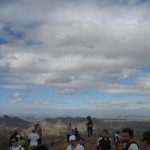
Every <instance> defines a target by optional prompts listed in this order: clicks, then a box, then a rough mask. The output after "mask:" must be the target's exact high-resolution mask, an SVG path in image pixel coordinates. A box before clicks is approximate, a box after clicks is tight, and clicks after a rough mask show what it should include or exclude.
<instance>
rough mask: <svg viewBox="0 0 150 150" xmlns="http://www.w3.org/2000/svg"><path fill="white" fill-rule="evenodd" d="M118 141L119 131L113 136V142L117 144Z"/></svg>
mask: <svg viewBox="0 0 150 150" xmlns="http://www.w3.org/2000/svg"><path fill="white" fill-rule="evenodd" d="M119 140H120V133H119V131H116V132H115V134H114V141H115V143H117V142H118V141H119Z"/></svg>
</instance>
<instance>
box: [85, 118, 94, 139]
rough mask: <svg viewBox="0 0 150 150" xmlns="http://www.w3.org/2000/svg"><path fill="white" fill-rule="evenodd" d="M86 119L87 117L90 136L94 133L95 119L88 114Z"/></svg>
mask: <svg viewBox="0 0 150 150" xmlns="http://www.w3.org/2000/svg"><path fill="white" fill-rule="evenodd" d="M86 119H87V123H86V126H87V135H88V137H90V136H92V134H93V121H92V119H91V116H88V117H87V118H86Z"/></svg>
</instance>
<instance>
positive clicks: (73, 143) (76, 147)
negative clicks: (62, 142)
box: [67, 135, 84, 150]
mask: <svg viewBox="0 0 150 150" xmlns="http://www.w3.org/2000/svg"><path fill="white" fill-rule="evenodd" d="M69 142H70V145H68V146H67V150H84V147H83V146H82V145H80V144H78V143H77V140H76V137H75V135H71V136H70V137H69Z"/></svg>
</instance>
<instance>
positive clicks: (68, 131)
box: [67, 122, 73, 143]
mask: <svg viewBox="0 0 150 150" xmlns="http://www.w3.org/2000/svg"><path fill="white" fill-rule="evenodd" d="M72 131H73V129H72V124H71V122H69V124H68V127H67V141H68V143H69V137H70V135H72Z"/></svg>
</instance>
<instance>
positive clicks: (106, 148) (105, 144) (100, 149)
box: [97, 129, 111, 150]
mask: <svg viewBox="0 0 150 150" xmlns="http://www.w3.org/2000/svg"><path fill="white" fill-rule="evenodd" d="M97 150H111V139H110V138H109V136H108V131H107V130H106V129H105V130H103V131H102V134H101V136H100V137H99V138H98V140H97Z"/></svg>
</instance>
